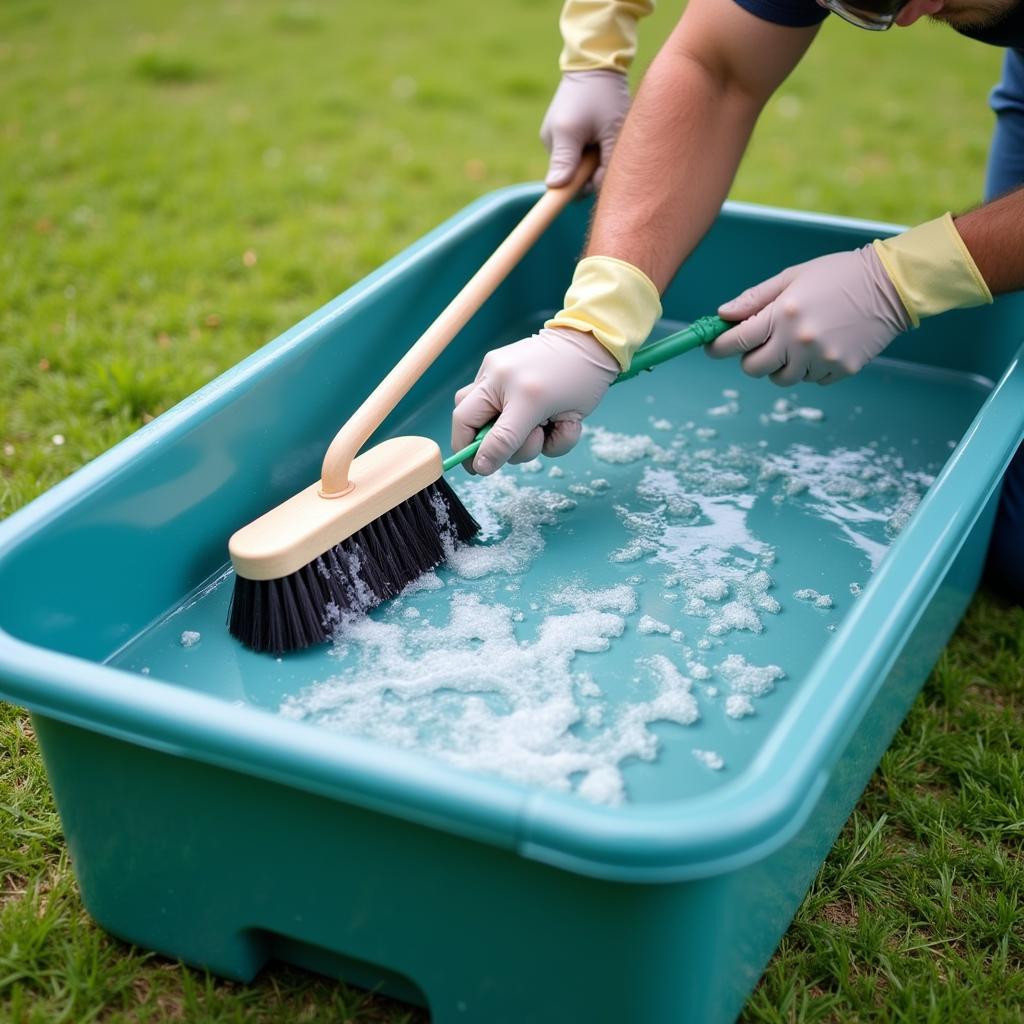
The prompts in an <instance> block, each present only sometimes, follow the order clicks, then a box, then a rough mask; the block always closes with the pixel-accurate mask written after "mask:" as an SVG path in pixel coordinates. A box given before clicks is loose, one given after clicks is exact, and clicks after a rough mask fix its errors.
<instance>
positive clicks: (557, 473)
mask: <svg viewBox="0 0 1024 1024" xmlns="http://www.w3.org/2000/svg"><path fill="white" fill-rule="evenodd" d="M548 476H549V477H551V478H552V479H554V480H557V479H558V478H559V477H561V476H565V470H564V469H562V467H561V466H552V467H551V468H550V469H549V470H548Z"/></svg>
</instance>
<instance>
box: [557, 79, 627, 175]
mask: <svg viewBox="0 0 1024 1024" xmlns="http://www.w3.org/2000/svg"><path fill="white" fill-rule="evenodd" d="M628 111H629V84H628V83H627V81H626V76H625V75H624V74H622V72H620V71H566V72H565V73H564V74H563V75H562V80H561V82H559V84H558V88H557V89H556V90H555V95H554V97H553V99H552V100H551V104H550V106H549V107H548V110H547V113H546V114H545V115H544V121H543V123H542V124H541V126H540V138H541V141H542V142H543V143H544V145H545V147H546V148H547V150H548V152H549V153H550V154H551V159H550V161H549V163H548V173H547V177H545V179H544V184H545V185H547V186H548V187H549V188H557V187H558V186H560V185H565V184H567V183H568V182H569V181H571V180H572V176H573V174H574V173H575V171H576V168H577V167H579V164H580V159H581V157H582V155H583V150H584V149H585V148H586V147H587V146H590V145H595V146H598V147H600V150H601V163H600V165H599V166H598V168H597V170H596V171H595V172H594V177H593V178H592V179H591V183H592V184H593V186H594V188H595V189H597V188H600V187H601V182H602V181H603V180H604V175H605V171H606V170H607V168H608V161H609V160H611V156H612V149H613V148H614V146H615V140H616V139H617V138H618V136H619V131H620V130H621V129H622V122H623V121H625V120H626V114H627V112H628Z"/></svg>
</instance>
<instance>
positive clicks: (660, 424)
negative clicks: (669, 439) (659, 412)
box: [650, 418, 672, 430]
mask: <svg viewBox="0 0 1024 1024" xmlns="http://www.w3.org/2000/svg"><path fill="white" fill-rule="evenodd" d="M650 422H651V426H652V427H654V429H655V430H671V429H672V421H671V420H666V419H657V420H656V419H654V418H652V419H651V421H650Z"/></svg>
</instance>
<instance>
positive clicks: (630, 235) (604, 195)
mask: <svg viewBox="0 0 1024 1024" xmlns="http://www.w3.org/2000/svg"><path fill="white" fill-rule="evenodd" d="M815 31H816V28H814V27H810V28H785V27H782V26H779V25H772V24H770V23H768V22H766V21H763V20H761V19H759V18H756V17H754V16H753V15H752V14H749V13H748V12H747V11H745V10H743V9H742V8H741V7H740V6H739V5H738V4H735V3H732V2H729V0H725V2H723V0H690V3H689V5H688V7H687V10H686V12H685V13H684V15H683V17H682V19H681V20H680V22H679V24H678V25H677V26H676V28H675V30H674V31H673V33H672V35H671V36H670V37H669V39H668V41H667V42H666V43H665V45H664V46H663V47H662V49H661V51H660V52H659V54H658V56H657V57H656V58H655V60H654V62H653V63H652V65H651V67H650V70H649V71H648V72H647V75H646V76H645V78H644V81H643V84H642V85H641V87H640V90H639V92H638V93H637V97H636V99H635V100H634V102H633V108H632V110H631V112H630V114H629V117H627V119H626V123H625V126H624V127H623V130H622V134H621V135H620V137H619V141H618V143H617V144H616V147H615V153H614V155H613V157H612V161H611V166H610V167H609V170H608V174H607V177H606V179H605V182H604V185H603V188H602V191H601V197H600V200H599V202H598V206H597V211H596V213H595V217H594V224H593V227H592V229H591V235H590V241H589V244H588V247H587V255H590V256H614V257H616V258H618V259H621V260H625V261H626V262H627V263H631V264H632V265H633V266H635V267H639V268H640V269H641V270H642V271H644V273H646V274H647V276H648V277H649V278H650V279H651V280H652V281H653V282H654V284H655V285H656V286H657V288H658V290H659V291H664V290H665V288H666V286H667V285H668V282H669V281H670V280H671V279H672V275H673V274H674V273H675V272H676V270H677V268H678V267H679V265H680V263H682V261H683V260H684V259H685V258H686V257H687V256H688V255H689V254H690V252H691V250H692V249H693V248H694V246H696V244H697V242H699V241H700V239H701V237H702V236H703V234H704V233H705V232H706V231H707V230H708V228H709V227H710V226H711V222H712V221H713V220H714V218H715V216H716V214H717V213H718V210H719V208H720V206H721V204H722V200H723V199H724V198H725V196H726V194H727V193H728V190H729V186H730V185H731V184H732V180H733V177H734V176H735V174H736V168H737V166H738V165H739V161H740V158H741V156H742V155H743V151H744V149H745V148H746V145H747V142H748V141H749V138H750V133H751V131H752V129H753V127H754V123H755V122H756V120H757V117H758V114H759V113H760V111H761V108H762V107H763V106H764V104H765V102H766V101H767V100H768V98H769V97H770V96H771V95H772V93H773V92H774V91H775V89H776V88H777V87H778V86H779V84H780V83H781V82H782V81H783V80H784V79H785V77H786V76H787V75H788V74H789V72H790V71H791V70H792V68H793V67H794V66H795V65H796V64H797V62H798V61H799V60H800V57H801V56H802V55H803V53H804V51H805V50H806V49H807V47H808V46H809V45H810V43H811V40H812V39H813V38H814V34H815Z"/></svg>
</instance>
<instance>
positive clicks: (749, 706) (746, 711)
mask: <svg viewBox="0 0 1024 1024" xmlns="http://www.w3.org/2000/svg"><path fill="white" fill-rule="evenodd" d="M725 713H726V714H727V715H728V716H729V717H730V718H745V717H746V716H747V715H752V714H753V713H754V703H753V701H752V700H751V699H750V697H748V696H747V694H745V693H730V694H729V696H728V697H726V698H725Z"/></svg>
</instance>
